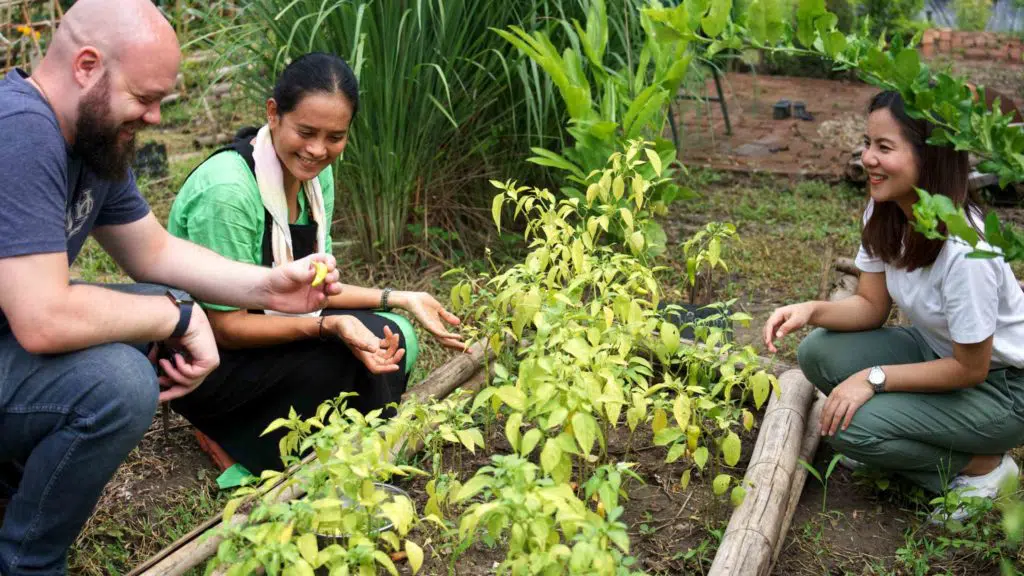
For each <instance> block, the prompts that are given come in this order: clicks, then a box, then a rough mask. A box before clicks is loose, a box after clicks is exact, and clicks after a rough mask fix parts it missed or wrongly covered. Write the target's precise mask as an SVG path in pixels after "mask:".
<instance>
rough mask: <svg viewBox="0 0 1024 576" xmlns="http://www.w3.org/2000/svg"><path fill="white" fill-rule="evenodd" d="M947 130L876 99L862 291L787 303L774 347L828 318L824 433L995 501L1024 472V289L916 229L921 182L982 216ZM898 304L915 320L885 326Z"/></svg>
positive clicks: (989, 263)
mask: <svg viewBox="0 0 1024 576" xmlns="http://www.w3.org/2000/svg"><path fill="white" fill-rule="evenodd" d="M933 130H934V126H933V125H932V124H931V123H929V122H927V121H925V120H915V119H912V118H910V117H909V116H908V115H907V113H906V111H905V110H904V105H903V100H902V99H901V97H900V95H899V94H898V93H895V92H883V93H881V94H878V95H877V96H876V97H875V98H874V99H873V100H872V102H871V105H870V107H869V116H868V123H867V134H866V136H865V145H866V146H867V148H866V150H865V151H864V153H863V156H862V159H863V162H864V167H865V169H866V170H867V172H868V174H869V190H870V195H871V201H870V202H869V205H868V209H867V212H866V214H865V223H864V229H863V232H862V234H861V248H860V252H859V254H858V255H857V267H858V268H860V270H861V275H860V283H859V286H858V289H857V294H856V295H854V296H851V297H849V298H846V299H844V300H840V301H838V302H803V303H800V304H793V305H790V306H785V307H782V308H779V309H777V310H775V312H774V313H773V314H772V315H771V317H770V318H769V319H768V321H767V322H766V323H765V327H764V341H765V344H766V346H767V347H768V349H769V350H771V351H772V352H775V351H776V350H775V346H774V344H773V341H774V340H775V339H776V338H781V337H783V336H785V335H786V334H789V333H791V332H793V331H794V330H798V329H800V328H802V327H804V326H806V325H812V326H818V329H816V330H814V331H812V332H811V333H810V334H809V335H808V336H807V338H806V339H805V340H804V341H803V342H802V343H801V344H800V348H799V351H798V358H799V362H800V368H801V370H803V372H804V374H805V375H806V376H807V378H808V379H809V380H810V381H811V382H813V383H814V385H815V386H817V387H818V388H819V389H820V390H821V391H822V392H823V393H825V394H827V395H828V400H827V402H826V404H825V408H824V410H823V411H822V416H821V421H820V422H819V423H817V424H818V425H819V426H820V427H821V433H822V434H823V435H826V436H827V437H828V439H829V442H830V443H831V444H832V446H833V447H834V448H835V449H836V450H837V451H839V452H842V453H843V454H844V455H846V456H847V457H848V458H849V459H850V461H852V462H851V463H853V464H856V463H863V464H866V465H870V466H875V467H879V468H886V469H890V470H894V471H896V472H899V473H900V474H902V475H904V476H906V477H909V478H910V479H912V480H913V481H915V482H917V483H918V484H920V485H922V486H924V487H925V488H927V489H930V490H932V491H934V492H944V491H945V490H947V489H953V488H959V489H961V490H962V494H963V495H965V496H980V497H988V498H991V497H994V496H996V495H997V494H998V490H999V488H1000V485H1001V484H1002V482H1003V481H1004V480H1006V479H1007V478H1008V477H1010V476H1014V475H1017V474H1018V468H1017V465H1016V463H1014V461H1013V459H1012V458H1010V456H1009V454H1008V451H1009V450H1010V449H1012V448H1014V447H1015V446H1017V445H1018V444H1020V443H1021V441H1022V439H1024V370H1022V368H1024V294H1022V292H1021V289H1020V287H1019V285H1018V283H1017V280H1016V279H1015V278H1014V276H1013V272H1012V271H1011V270H1010V267H1009V266H1008V265H1007V264H1006V262H1005V261H1003V260H1002V259H975V258H966V257H965V255H966V254H967V253H969V252H970V251H971V248H970V247H969V246H967V245H966V244H965V243H963V242H962V241H960V240H959V239H956V238H950V239H948V240H945V241H942V240H929V239H927V238H925V237H924V236H923V235H922V234H920V233H918V232H916V231H915V230H914V229H913V223H912V221H913V205H914V203H915V202H917V200H918V194H917V192H916V189H915V187H917V188H921V189H924V190H927V191H928V192H930V193H932V194H943V195H945V196H948V197H949V198H951V199H952V200H953V202H954V203H955V204H956V205H958V206H961V207H964V208H965V209H966V210H967V212H968V213H969V214H972V215H974V217H975V218H974V219H975V223H977V222H980V218H979V216H980V210H979V209H978V206H977V205H976V204H975V203H974V202H973V201H972V200H971V199H970V197H969V194H968V188H967V176H968V173H969V170H970V166H969V164H968V158H967V153H966V152H957V151H955V150H954V149H952V148H947V147H939V146H932V145H929V144H927V140H928V138H929V137H930V136H931V133H932V131H933ZM894 303H895V304H896V305H897V306H899V308H900V309H901V310H903V311H904V312H905V313H906V314H907V316H908V317H909V318H910V321H911V324H912V326H910V327H883V326H884V324H885V322H886V320H887V319H888V318H889V312H890V309H891V307H892V305H893V304H894ZM966 515H967V512H965V511H964V510H963V509H960V510H957V512H956V513H955V514H954V517H958V518H963V517H964V516H966Z"/></svg>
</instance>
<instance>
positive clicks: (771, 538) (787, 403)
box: [708, 370, 814, 576]
mask: <svg viewBox="0 0 1024 576" xmlns="http://www.w3.org/2000/svg"><path fill="white" fill-rule="evenodd" d="M779 387H780V388H781V390H782V393H781V395H775V394H772V395H771V400H769V402H768V409H767V410H765V414H764V420H763V421H762V423H761V432H760V433H758V435H757V443H756V444H755V445H754V453H753V455H752V456H751V457H750V465H749V466H748V467H747V473H746V475H745V476H744V477H743V485H744V487H746V489H747V495H746V498H745V499H744V500H743V503H742V504H740V506H739V507H738V508H736V510H734V511H733V514H732V518H731V519H730V520H729V526H728V527H727V528H726V530H725V535H724V536H723V537H722V543H721V545H720V546H719V548H718V553H717V554H716V555H715V560H714V563H712V565H711V570H710V571H709V572H708V576H765V575H767V574H768V570H769V568H770V567H771V563H772V556H773V553H774V551H775V546H776V544H777V542H778V541H779V540H780V539H782V537H783V532H782V524H783V522H782V521H783V515H784V514H785V511H786V508H787V507H788V505H789V500H790V488H791V486H792V483H793V472H794V471H795V470H796V468H797V458H798V457H799V455H800V450H801V448H802V443H803V442H802V441H803V437H804V430H805V424H806V421H807V416H808V409H809V408H810V406H811V400H812V399H813V397H814V385H812V384H811V383H810V382H808V381H807V379H806V378H804V375H803V373H802V372H800V371H799V370H790V371H789V372H786V373H784V374H783V375H782V377H781V378H779Z"/></svg>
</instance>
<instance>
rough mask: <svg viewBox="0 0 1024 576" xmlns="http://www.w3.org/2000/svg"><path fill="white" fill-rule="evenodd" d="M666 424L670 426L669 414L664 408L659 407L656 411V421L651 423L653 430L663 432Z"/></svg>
mask: <svg viewBox="0 0 1024 576" xmlns="http://www.w3.org/2000/svg"><path fill="white" fill-rule="evenodd" d="M665 426H668V416H667V415H666V414H665V411H664V410H662V409H661V408H658V409H657V410H655V411H654V422H652V423H651V430H652V431H653V432H654V433H655V434H657V433H658V432H661V431H662V429H664V428H665Z"/></svg>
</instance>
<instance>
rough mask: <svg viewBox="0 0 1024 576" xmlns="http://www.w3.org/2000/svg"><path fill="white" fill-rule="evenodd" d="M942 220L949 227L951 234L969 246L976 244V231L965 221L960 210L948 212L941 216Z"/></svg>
mask: <svg viewBox="0 0 1024 576" xmlns="http://www.w3.org/2000/svg"><path fill="white" fill-rule="evenodd" d="M942 220H943V221H944V222H945V223H946V227H947V228H949V233H950V234H951V235H953V236H956V237H957V238H960V239H961V240H963V241H964V242H967V243H968V244H970V245H971V246H977V245H978V232H977V231H976V230H975V229H974V227H973V226H971V225H970V224H969V223H968V222H967V218H966V217H965V216H964V215H963V213H962V212H961V213H955V214H950V215H948V216H945V217H943V219H942Z"/></svg>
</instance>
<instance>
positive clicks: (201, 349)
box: [150, 304, 220, 402]
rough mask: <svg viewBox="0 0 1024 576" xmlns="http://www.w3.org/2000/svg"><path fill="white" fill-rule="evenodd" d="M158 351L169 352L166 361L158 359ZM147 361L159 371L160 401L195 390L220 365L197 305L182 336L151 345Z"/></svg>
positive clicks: (206, 322)
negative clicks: (151, 362) (160, 371)
mask: <svg viewBox="0 0 1024 576" xmlns="http://www.w3.org/2000/svg"><path fill="white" fill-rule="evenodd" d="M161 348H165V349H166V350H168V351H169V352H170V358H161V357H159V354H160V349H161ZM150 360H151V361H153V363H154V364H155V365H156V366H158V367H159V368H161V369H162V374H161V375H160V378H159V381H160V388H161V391H160V401H161V402H164V401H167V400H173V399H175V398H181V397H182V396H184V395H186V394H188V393H189V392H191V391H193V390H195V389H196V387H197V386H199V385H200V384H202V382H203V380H205V379H206V377H207V376H209V375H210V373H211V372H213V371H214V369H216V368H217V366H219V365H220V354H219V353H218V352H217V342H216V340H214V337H213V330H212V329H211V328H210V322H209V320H208V319H207V318H206V313H204V312H203V310H202V308H200V307H199V305H198V304H196V305H194V306H193V307H192V318H191V319H190V320H189V324H188V329H187V330H186V331H185V334H184V335H183V336H182V337H181V338H172V339H169V340H166V341H164V342H161V343H159V344H157V345H156V346H153V349H152V350H151V351H150Z"/></svg>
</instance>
